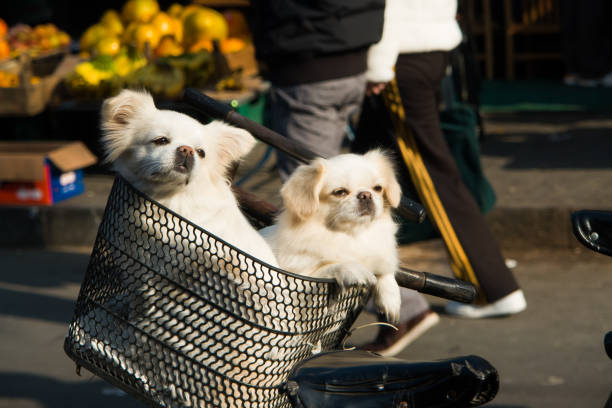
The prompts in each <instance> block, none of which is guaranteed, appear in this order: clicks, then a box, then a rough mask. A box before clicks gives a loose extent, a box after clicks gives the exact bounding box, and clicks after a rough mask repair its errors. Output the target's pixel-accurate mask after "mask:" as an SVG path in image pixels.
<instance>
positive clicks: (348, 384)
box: [284, 350, 499, 408]
mask: <svg viewBox="0 0 612 408" xmlns="http://www.w3.org/2000/svg"><path fill="white" fill-rule="evenodd" d="M498 389H499V376H498V374H497V370H496V369H495V368H494V367H493V366H492V365H491V364H490V363H489V362H487V361H486V360H484V359H482V358H480V357H478V356H464V357H457V358H453V359H448V360H441V361H434V362H408V361H405V360H401V359H397V358H392V357H382V356H380V355H378V354H375V353H372V352H369V351H362V350H355V351H333V352H328V353H322V354H318V355H316V356H314V357H311V358H310V359H307V360H304V361H303V362H301V363H300V364H298V365H297V366H296V368H294V370H293V372H292V373H291V375H290V377H289V379H288V381H287V383H286V385H285V390H284V391H285V392H286V393H287V394H288V396H289V398H290V399H291V400H292V402H293V404H294V406H295V407H299V408H312V407H317V408H321V407H345V408H348V407H350V408H362V407H363V408H366V407H368V408H371V407H398V408H409V407H410V408H421V407H474V406H479V405H482V404H484V403H486V402H489V401H491V400H492V399H493V398H494V397H495V395H496V394H497V391H498Z"/></svg>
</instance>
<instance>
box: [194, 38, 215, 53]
mask: <svg viewBox="0 0 612 408" xmlns="http://www.w3.org/2000/svg"><path fill="white" fill-rule="evenodd" d="M200 50H206V51H208V52H213V43H212V41H211V40H200V41H198V42H196V43H195V44H193V45H191V46H190V47H189V52H192V53H195V52H198V51H200Z"/></svg>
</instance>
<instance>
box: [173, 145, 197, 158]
mask: <svg viewBox="0 0 612 408" xmlns="http://www.w3.org/2000/svg"><path fill="white" fill-rule="evenodd" d="M176 150H177V151H178V152H179V153H181V154H183V155H185V157H189V156H193V155H194V151H193V149H192V148H191V147H189V146H179V147H177V148H176Z"/></svg>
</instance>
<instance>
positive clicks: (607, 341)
mask: <svg viewBox="0 0 612 408" xmlns="http://www.w3.org/2000/svg"><path fill="white" fill-rule="evenodd" d="M604 347H605V349H606V354H607V355H608V357H610V358H611V359H612V331H610V332H608V333H607V334H606V336H605V337H604Z"/></svg>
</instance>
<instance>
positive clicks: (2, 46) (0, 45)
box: [0, 40, 11, 61]
mask: <svg viewBox="0 0 612 408" xmlns="http://www.w3.org/2000/svg"><path fill="white" fill-rule="evenodd" d="M10 53H11V47H9V44H8V42H6V41H5V40H0V61H1V60H3V59H5V58H8V57H9V55H10Z"/></svg>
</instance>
